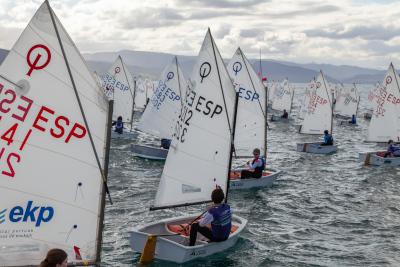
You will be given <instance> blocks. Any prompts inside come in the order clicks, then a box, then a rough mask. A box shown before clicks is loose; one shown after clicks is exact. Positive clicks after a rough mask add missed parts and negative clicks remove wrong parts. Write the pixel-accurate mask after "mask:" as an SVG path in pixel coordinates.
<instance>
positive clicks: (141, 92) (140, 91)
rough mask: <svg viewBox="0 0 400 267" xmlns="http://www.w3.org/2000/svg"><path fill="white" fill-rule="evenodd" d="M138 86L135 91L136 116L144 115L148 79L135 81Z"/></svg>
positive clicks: (138, 78)
mask: <svg viewBox="0 0 400 267" xmlns="http://www.w3.org/2000/svg"><path fill="white" fill-rule="evenodd" d="M135 81H136V86H135V90H134V102H135V105H134V108H135V113H136V114H142V113H143V112H144V110H145V108H146V104H147V97H148V93H147V82H146V81H147V79H145V78H143V77H140V76H139V77H137V78H136V79H135Z"/></svg>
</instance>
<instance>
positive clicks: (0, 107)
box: [0, 83, 87, 177]
mask: <svg viewBox="0 0 400 267" xmlns="http://www.w3.org/2000/svg"><path fill="white" fill-rule="evenodd" d="M0 98H1V100H0V120H1V118H2V115H5V114H10V115H11V118H12V119H14V120H15V123H14V124H12V125H11V126H10V127H6V129H3V128H2V129H1V130H0V142H1V143H3V145H2V147H0V162H1V161H3V162H4V161H5V162H6V164H0V166H1V167H0V173H1V175H4V176H9V177H14V176H15V170H14V164H17V163H19V162H20V161H21V153H22V151H23V150H24V148H25V144H26V143H27V141H28V140H29V137H30V136H31V134H32V131H33V130H37V131H39V132H43V133H45V132H46V130H48V132H49V133H50V136H51V137H53V138H55V139H62V140H64V142H65V143H69V142H70V141H71V140H72V139H73V138H77V139H81V138H83V137H85V135H86V133H87V130H86V128H85V127H84V126H83V125H82V124H79V123H76V122H72V121H71V120H70V119H69V118H67V117H66V116H63V115H58V116H57V115H55V114H56V112H55V111H54V110H53V109H51V108H49V107H46V106H41V107H39V111H38V112H37V114H35V117H34V120H33V123H32V125H31V128H30V129H29V130H28V131H27V132H26V133H23V134H22V135H20V136H23V138H22V139H21V140H18V142H14V141H15V140H14V136H15V134H16V133H17V132H18V131H19V129H21V128H22V126H21V127H20V125H22V124H23V123H24V122H25V121H26V118H27V117H28V115H29V114H30V110H31V107H32V105H33V104H34V101H33V100H32V99H30V98H28V97H26V96H23V95H21V96H18V95H17V93H16V92H15V91H14V90H12V89H11V88H6V87H5V86H4V85H3V84H2V83H0ZM18 133H19V132H18ZM4 143H5V145H6V146H5V145H4ZM16 143H17V144H16ZM13 145H16V146H17V147H14V149H13V148H11V147H12V146H13ZM6 148H8V149H6Z"/></svg>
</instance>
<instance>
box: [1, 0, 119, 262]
mask: <svg viewBox="0 0 400 267" xmlns="http://www.w3.org/2000/svg"><path fill="white" fill-rule="evenodd" d="M0 99H1V102H2V109H1V111H0V114H1V121H0V125H1V127H0V129H1V130H0V132H1V134H0V135H1V137H0V139H1V141H0V142H1V148H0V177H1V179H0V199H1V201H0V203H1V207H0V232H1V234H0V248H1V249H0V265H1V266H38V265H39V263H40V262H41V261H42V260H43V259H44V258H45V256H46V253H47V251H48V250H49V249H52V248H55V247H57V248H61V249H63V250H64V251H66V252H67V254H68V260H69V262H68V266H82V265H84V264H87V265H98V264H99V263H100V259H101V258H100V253H101V243H102V229H103V216H104V205H105V194H106V191H108V190H107V186H106V185H107V184H106V181H107V172H108V151H109V144H110V134H111V133H110V130H109V129H110V127H109V126H111V113H112V104H110V106H109V105H108V103H107V102H106V99H105V97H104V94H103V93H102V92H101V91H100V90H99V87H98V85H97V83H96V81H95V79H94V77H93V75H92V73H91V72H90V71H89V69H88V67H87V65H86V63H85V61H84V60H83V57H82V56H81V54H80V53H79V51H78V49H77V47H76V46H75V44H74V43H73V41H72V39H71V38H70V37H69V35H68V33H67V32H66V30H65V29H64V27H63V25H62V24H61V22H60V20H59V19H58V18H57V16H56V15H55V13H54V12H53V10H52V8H51V7H50V5H49V2H48V1H45V2H44V3H43V4H42V5H41V6H40V8H39V9H38V10H37V12H36V13H35V15H34V16H33V18H32V19H31V21H30V22H29V24H28V26H27V27H26V28H25V30H24V31H23V32H22V34H21V36H20V37H19V39H18V41H17V42H16V43H15V45H14V46H13V48H12V49H11V50H10V52H9V54H8V55H7V57H6V59H5V60H4V62H3V64H2V65H1V66H0Z"/></svg>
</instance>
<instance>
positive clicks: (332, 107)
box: [331, 93, 334, 135]
mask: <svg viewBox="0 0 400 267" xmlns="http://www.w3.org/2000/svg"><path fill="white" fill-rule="evenodd" d="M332 99H333V93H332ZM333 109H334V106H333V102H332V103H331V135H333V132H332V130H333Z"/></svg>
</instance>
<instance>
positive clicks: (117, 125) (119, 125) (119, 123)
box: [112, 116, 124, 134]
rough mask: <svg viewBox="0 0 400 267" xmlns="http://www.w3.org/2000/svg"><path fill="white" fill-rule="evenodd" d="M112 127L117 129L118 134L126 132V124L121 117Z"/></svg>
mask: <svg viewBox="0 0 400 267" xmlns="http://www.w3.org/2000/svg"><path fill="white" fill-rule="evenodd" d="M112 125H113V126H114V127H115V129H114V132H116V133H118V134H122V133H123V132H124V122H123V121H122V116H119V117H118V118H117V121H114V122H113V124H112Z"/></svg>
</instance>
